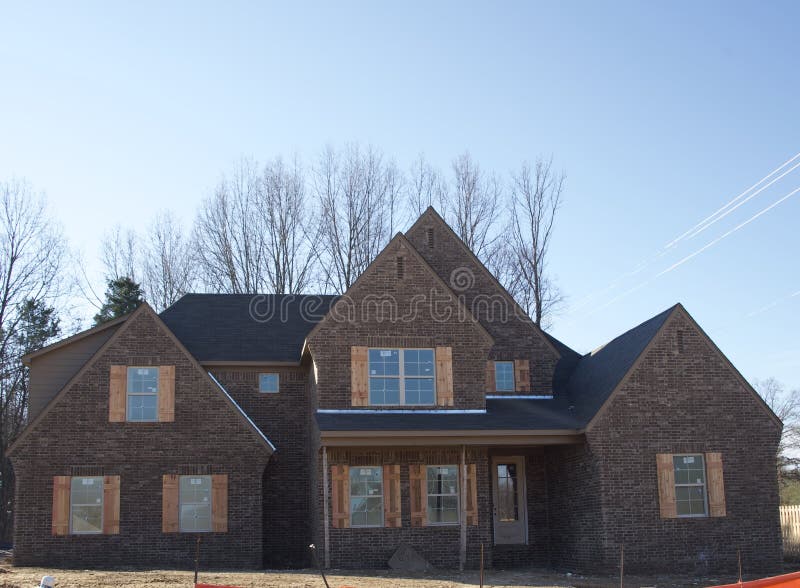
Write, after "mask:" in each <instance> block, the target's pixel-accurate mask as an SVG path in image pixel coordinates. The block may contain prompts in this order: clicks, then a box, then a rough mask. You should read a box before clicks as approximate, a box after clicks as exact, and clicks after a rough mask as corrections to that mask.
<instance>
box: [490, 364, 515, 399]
mask: <svg viewBox="0 0 800 588" xmlns="http://www.w3.org/2000/svg"><path fill="white" fill-rule="evenodd" d="M500 364H503V365H510V366H511V388H499V387H498V386H497V366H498V365H500ZM514 371H515V370H514V362H513V361H505V360H497V361H495V362H494V389H495V390H496V391H497V392H516V391H517V376H516V374H515V373H514Z"/></svg>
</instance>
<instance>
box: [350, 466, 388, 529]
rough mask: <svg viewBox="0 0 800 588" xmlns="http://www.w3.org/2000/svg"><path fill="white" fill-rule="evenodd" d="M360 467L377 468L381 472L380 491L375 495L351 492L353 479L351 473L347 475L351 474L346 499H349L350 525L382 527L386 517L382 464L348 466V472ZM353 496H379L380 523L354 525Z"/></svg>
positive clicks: (367, 527) (354, 526)
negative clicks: (348, 492)
mask: <svg viewBox="0 0 800 588" xmlns="http://www.w3.org/2000/svg"><path fill="white" fill-rule="evenodd" d="M360 469H371V470H374V469H377V470H378V471H379V472H380V473H381V493H380V495H377V494H367V495H361V494H353V479H352V475H351V474H348V475H350V476H351V477H350V479H349V480H348V481H347V482H348V485H349V486H350V496H349V497H348V500H349V501H350V502H349V503H348V509H349V510H350V526H351V527H353V528H356V529H373V528H378V527H383V525H384V523H385V517H386V512H385V507H386V505H385V503H384V496H385V494H384V492H385V487H384V480H383V466H350V472H352V471H353V470H360ZM353 498H380V499H381V522H380V524H379V525H355V524H353Z"/></svg>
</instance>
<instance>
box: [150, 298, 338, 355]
mask: <svg viewBox="0 0 800 588" xmlns="http://www.w3.org/2000/svg"><path fill="white" fill-rule="evenodd" d="M335 299H336V297H335V296H327V295H326V296H316V295H308V294H306V295H299V294H298V295H293V294H186V295H185V296H183V297H182V298H181V299H180V300H178V301H177V302H175V303H174V304H173V305H172V306H170V307H169V308H167V309H166V310H165V311H163V312H162V313H161V315H160V316H161V319H162V320H163V321H164V323H166V325H167V326H168V327H169V328H170V330H171V331H172V332H173V333H174V334H175V336H176V337H177V338H178V339H179V340H180V341H181V343H183V344H184V345H185V346H186V348H187V349H188V350H189V352H190V353H191V354H192V355H194V357H195V358H196V359H197V360H198V361H201V362H203V361H299V359H300V353H301V351H302V346H303V341H304V340H305V338H306V335H308V333H309V332H310V331H311V329H313V328H314V325H316V324H317V323H318V322H319V321H320V320H322V318H323V317H324V316H325V314H326V313H327V312H328V309H329V308H330V306H331V304H332V302H333V301H334V300H335Z"/></svg>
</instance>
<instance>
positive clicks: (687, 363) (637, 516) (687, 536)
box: [587, 311, 781, 574]
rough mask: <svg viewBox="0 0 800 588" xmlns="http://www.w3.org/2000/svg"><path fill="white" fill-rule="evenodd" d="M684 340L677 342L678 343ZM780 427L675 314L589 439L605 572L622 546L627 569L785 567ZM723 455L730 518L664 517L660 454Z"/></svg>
mask: <svg viewBox="0 0 800 588" xmlns="http://www.w3.org/2000/svg"><path fill="white" fill-rule="evenodd" d="M679 339H680V343H679ZM779 435H780V432H779V429H778V427H777V426H776V424H775V423H774V421H773V420H772V419H771V418H770V417H769V416H768V414H767V412H766V411H765V410H764V409H763V407H762V405H761V403H760V402H759V401H758V400H757V399H755V398H754V397H753V395H752V394H751V393H750V391H749V390H748V389H746V388H745V386H744V385H743V384H742V382H741V381H740V380H739V379H738V378H737V377H736V375H735V373H734V372H733V371H732V370H731V369H730V368H729V366H728V365H727V364H726V363H725V362H724V361H723V360H722V359H721V358H720V356H719V355H718V354H717V353H716V352H715V351H714V349H713V348H712V347H711V346H710V345H709V344H708V343H707V342H706V340H705V339H704V337H703V335H702V334H701V332H700V331H699V330H698V329H697V328H696V327H695V324H694V322H693V321H691V319H690V318H688V316H687V315H686V314H684V312H683V311H678V312H677V313H676V314H675V315H673V317H672V318H671V319H670V320H669V321H668V323H667V324H666V325H665V326H664V328H663V330H662V332H661V334H660V335H659V336H658V337H657V339H656V340H655V341H654V343H653V345H652V347H651V348H650V349H649V351H648V352H647V353H646V355H645V356H644V358H643V360H642V362H641V363H640V364H639V365H638V367H637V368H636V369H635V371H634V372H633V373H632V375H631V377H630V378H629V380H628V381H627V382H626V383H625V385H624V386H623V388H621V389H620V391H619V393H618V394H617V396H616V397H615V398H614V399H613V400H612V402H611V404H610V405H609V407H608V410H606V411H605V412H604V413H602V414H601V416H600V417H599V419H598V421H597V423H596V425H595V426H594V427H593V428H592V429H591V430H590V431H589V432H588V433H587V439H588V443H589V446H590V447H591V448H592V452H593V453H594V454H595V455H596V457H597V459H598V461H599V472H600V487H601V488H602V513H603V520H602V526H603V527H604V528H605V537H604V540H603V542H602V543H601V544H598V556H599V559H601V560H602V564H603V565H604V567H608V568H613V567H614V566H616V562H617V560H618V558H619V545H620V544H621V543H624V544H625V555H626V557H625V562H626V563H625V565H626V569H630V570H631V572H634V571H645V570H647V571H661V570H673V571H675V570H680V571H683V572H688V573H703V572H709V571H710V572H727V573H730V574H735V573H736V571H737V555H736V550H737V549H741V550H742V565H743V568H744V570H745V571H746V572H757V571H775V570H778V569H780V564H781V534H780V523H779V515H778V504H779V496H778V485H777V477H776V472H775V453H776V449H777V444H778V440H779ZM707 451H719V452H721V453H722V460H723V465H724V483H725V496H726V503H727V516H725V517H720V518H691V519H686V518H684V519H680V518H679V519H662V518H660V515H659V506H658V491H657V474H656V454H657V453H703V452H707Z"/></svg>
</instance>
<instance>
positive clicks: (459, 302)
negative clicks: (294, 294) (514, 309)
mask: <svg viewBox="0 0 800 588" xmlns="http://www.w3.org/2000/svg"><path fill="white" fill-rule="evenodd" d="M399 252H402V253H403V255H408V256H411V257H412V258H413V259H414V260H415V261H416V262H417V263H418V264H420V266H421V267H422V268H423V269H424V271H425V273H426V274H427V275H429V276H430V278H431V279H432V280H433V281H434V283H435V284H436V285H437V286H438V287H440V288H441V289H442V293H444V294H446V295H447V296H448V297H449V298H451V299H452V301H453V302H454V304H455V305H456V306H457V307H458V317H460V318H462V319H464V320H466V321H468V322H469V323H471V324H472V325H474V327H475V328H476V329H477V330H478V331H479V332H480V333H481V335H482V336H483V337H484V338H485V339H486V340H487V341H489V342H490V343H493V342H494V339H493V337H492V335H491V334H490V333H489V331H488V330H487V329H486V328H485V327H484V326H483V325H482V324H481V323H480V321H478V320H477V319H476V318H475V316H474V315H473V314H472V313H471V312H470V310H469V308H468V307H467V306H466V305H465V304H464V301H463V299H462V298H461V297H460V296H458V295H456V293H455V292H453V290H452V289H451V288H450V286H449V285H448V284H447V283H446V282H445V281H444V280H443V279H442V278H441V276H440V275H439V274H438V273H436V271H435V270H434V269H433V268H432V267H431V266H430V264H429V263H428V262H427V260H426V259H425V258H424V257H423V256H422V255H420V253H419V251H417V249H416V248H415V247H414V246H413V245H412V244H411V243H410V242H409V241H408V239H407V238H406V237H405V235H403V234H402V233H397V234H396V235H395V236H394V238H393V239H392V240H391V241H390V242H389V243H388V244H387V245H386V247H384V248H383V250H382V251H381V252H380V253H379V254H378V255H377V256H376V257H375V259H374V260H373V261H372V263H370V264H369V266H368V267H367V269H365V270H364V271H363V272H362V273H361V275H360V276H358V278H357V279H356V281H355V282H353V284H352V285H351V286H350V288H348V289H347V292H345V293H344V294H343V295H342V296H341V298H340V299H338V300H336V301H335V302H334V303H333V304H332V305H331V309H330V312H328V314H326V315H325V317H324V318H323V319H322V320H321V321H320V322H319V323H317V324H316V325H315V326H314V328H313V329H312V330H311V332H309V333H308V336H307V337H306V341H310V340H311V339H312V338H313V337H314V335H315V334H316V333H317V332H318V331H319V329H321V328H323V325H325V324H327V323H328V322H329V321H330V320H334V318H331V317H334V316H338V317H344V316H348V314H347V312H346V311H344V312H343V311H342V309H341V308H337V307H340V306H344V305H348V304H352V301H353V294H354V293H355V292H357V291H358V290H360V289H361V288H362V287H363V286H364V285H365V284H367V283H368V282H369V281H370V280H371V279H373V277H374V276H375V275H376V273H377V271H378V268H380V267H382V266H383V264H385V263H388V262H389V257H390V256H391V255H398V253H399ZM429 294H430V293H426V296H428V295H429ZM428 302H429V305H430V306H431V307H433V306H434V305H435V303H436V301H435V300H428Z"/></svg>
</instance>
